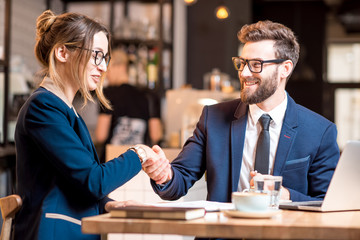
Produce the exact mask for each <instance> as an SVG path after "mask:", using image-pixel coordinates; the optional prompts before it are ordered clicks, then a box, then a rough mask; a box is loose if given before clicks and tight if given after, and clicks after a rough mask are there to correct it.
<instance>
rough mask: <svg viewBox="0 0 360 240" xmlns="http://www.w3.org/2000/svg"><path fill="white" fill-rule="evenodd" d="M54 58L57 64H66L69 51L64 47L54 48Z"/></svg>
mask: <svg viewBox="0 0 360 240" xmlns="http://www.w3.org/2000/svg"><path fill="white" fill-rule="evenodd" d="M55 58H56V59H57V60H58V61H59V62H67V60H68V58H69V50H68V49H67V48H66V47H65V45H62V46H60V47H56V48H55Z"/></svg>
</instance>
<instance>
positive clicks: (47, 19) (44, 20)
mask: <svg viewBox="0 0 360 240" xmlns="http://www.w3.org/2000/svg"><path fill="white" fill-rule="evenodd" d="M55 20H56V15H55V14H54V13H53V12H52V11H51V10H46V11H44V12H43V13H42V14H41V15H40V16H39V17H38V18H37V21H36V36H37V38H41V37H42V35H43V34H44V33H46V32H47V31H49V30H50V28H51V26H52V24H53V23H54V22H55Z"/></svg>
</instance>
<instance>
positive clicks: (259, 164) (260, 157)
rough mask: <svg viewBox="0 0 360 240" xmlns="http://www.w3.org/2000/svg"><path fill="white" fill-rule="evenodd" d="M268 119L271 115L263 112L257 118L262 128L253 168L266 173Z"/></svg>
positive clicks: (267, 167) (268, 147) (267, 164)
mask: <svg viewBox="0 0 360 240" xmlns="http://www.w3.org/2000/svg"><path fill="white" fill-rule="evenodd" d="M270 120H271V117H270V115H269V114H263V115H262V116H261V117H260V119H259V122H260V125H261V127H262V130H261V132H260V136H259V139H258V142H257V146H256V157H255V170H257V171H258V172H259V173H262V174H268V171H269V155H270V134H269V125H270Z"/></svg>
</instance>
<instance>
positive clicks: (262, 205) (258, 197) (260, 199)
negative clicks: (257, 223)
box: [231, 192, 270, 212]
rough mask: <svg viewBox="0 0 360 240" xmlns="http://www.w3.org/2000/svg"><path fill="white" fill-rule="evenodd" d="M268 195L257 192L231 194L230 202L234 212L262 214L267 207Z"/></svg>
mask: <svg viewBox="0 0 360 240" xmlns="http://www.w3.org/2000/svg"><path fill="white" fill-rule="evenodd" d="M269 200H270V198H269V195H268V194H267V193H258V192H233V193H232V194H231V201H232V203H233V204H234V207H235V210H237V211H241V212H263V211H266V210H267V209H268V207H269Z"/></svg>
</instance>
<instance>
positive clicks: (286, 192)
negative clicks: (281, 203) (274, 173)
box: [250, 171, 290, 200]
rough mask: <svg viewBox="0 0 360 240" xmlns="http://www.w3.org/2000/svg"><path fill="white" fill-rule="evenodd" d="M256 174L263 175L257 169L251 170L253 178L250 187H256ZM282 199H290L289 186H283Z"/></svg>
mask: <svg viewBox="0 0 360 240" xmlns="http://www.w3.org/2000/svg"><path fill="white" fill-rule="evenodd" d="M256 175H261V173H258V172H257V171H251V172H250V176H251V180H250V189H254V188H255V186H254V177H255V176H256ZM280 198H281V200H290V192H289V190H288V189H287V188H285V187H283V186H281V197H280Z"/></svg>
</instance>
